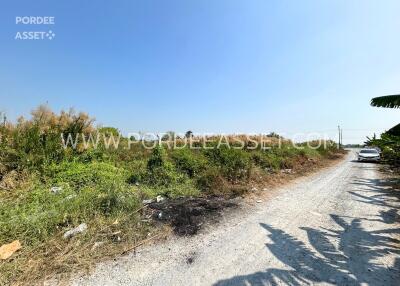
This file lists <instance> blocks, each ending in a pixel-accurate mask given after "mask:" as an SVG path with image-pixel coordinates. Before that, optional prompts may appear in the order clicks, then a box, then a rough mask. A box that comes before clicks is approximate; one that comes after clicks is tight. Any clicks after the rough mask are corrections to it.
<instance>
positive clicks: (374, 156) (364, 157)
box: [358, 148, 381, 162]
mask: <svg viewBox="0 0 400 286" xmlns="http://www.w3.org/2000/svg"><path fill="white" fill-rule="evenodd" d="M380 160H381V155H380V154H379V151H378V150H376V149H375V148H365V149H361V150H360V152H358V161H371V162H379V161H380Z"/></svg>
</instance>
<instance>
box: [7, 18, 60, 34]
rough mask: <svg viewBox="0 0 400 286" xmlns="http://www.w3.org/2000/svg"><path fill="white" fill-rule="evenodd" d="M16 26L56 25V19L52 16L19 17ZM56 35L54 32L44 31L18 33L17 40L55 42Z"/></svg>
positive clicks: (16, 19)
mask: <svg viewBox="0 0 400 286" xmlns="http://www.w3.org/2000/svg"><path fill="white" fill-rule="evenodd" d="M15 24H16V25H24V26H28V25H29V26H39V25H40V26H43V25H55V17H52V16H17V17H15ZM55 36H56V34H55V33H54V32H53V31H52V30H44V31H43V30H42V31H38V30H36V31H18V32H17V33H16V34H15V37H14V38H15V40H53V39H54V37H55Z"/></svg>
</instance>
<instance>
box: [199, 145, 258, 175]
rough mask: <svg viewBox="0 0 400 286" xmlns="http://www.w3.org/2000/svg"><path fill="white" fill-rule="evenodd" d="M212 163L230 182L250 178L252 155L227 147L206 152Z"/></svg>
mask: <svg viewBox="0 0 400 286" xmlns="http://www.w3.org/2000/svg"><path fill="white" fill-rule="evenodd" d="M205 154H206V156H207V157H208V158H209V160H210V161H211V163H214V164H216V165H217V166H218V167H219V168H220V169H221V171H222V173H223V175H224V177H226V178H227V179H228V180H230V181H237V180H240V179H243V178H248V176H249V173H250V169H251V160H250V155H249V154H248V153H247V152H245V151H243V150H239V149H230V148H228V147H226V146H221V148H219V149H217V148H213V149H208V150H205Z"/></svg>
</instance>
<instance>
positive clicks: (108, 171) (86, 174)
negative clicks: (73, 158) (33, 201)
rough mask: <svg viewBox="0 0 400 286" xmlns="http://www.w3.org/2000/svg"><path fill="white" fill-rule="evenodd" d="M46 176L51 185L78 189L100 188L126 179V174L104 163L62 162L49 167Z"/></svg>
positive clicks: (122, 170)
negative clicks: (86, 187)
mask: <svg viewBox="0 0 400 286" xmlns="http://www.w3.org/2000/svg"><path fill="white" fill-rule="evenodd" d="M46 175H47V177H48V180H49V182H50V183H51V184H59V183H66V184H68V185H69V186H71V187H73V188H75V189H80V188H83V187H85V186H101V185H104V184H109V183H114V182H115V183H122V182H125V181H126V180H127V178H128V172H127V171H126V170H124V169H121V168H117V167H115V166H114V165H113V164H111V163H105V162H91V163H82V162H66V161H64V162H62V163H61V164H58V165H56V164H53V165H50V166H49V167H48V168H47V169H46Z"/></svg>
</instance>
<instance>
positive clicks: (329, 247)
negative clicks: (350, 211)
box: [214, 215, 400, 286]
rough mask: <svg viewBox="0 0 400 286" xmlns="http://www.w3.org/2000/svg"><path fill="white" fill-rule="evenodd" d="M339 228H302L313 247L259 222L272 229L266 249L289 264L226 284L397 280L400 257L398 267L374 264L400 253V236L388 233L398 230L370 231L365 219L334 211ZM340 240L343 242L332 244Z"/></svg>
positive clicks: (389, 282)
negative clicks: (346, 217)
mask: <svg viewBox="0 0 400 286" xmlns="http://www.w3.org/2000/svg"><path fill="white" fill-rule="evenodd" d="M331 218H332V219H333V221H334V222H335V223H336V225H337V226H338V229H313V228H302V229H303V230H304V231H306V233H307V236H308V240H309V243H310V244H311V247H308V246H307V245H306V244H305V243H303V242H302V241H300V240H298V239H297V238H295V237H293V236H291V235H289V234H287V233H285V232H284V231H283V230H280V229H277V228H274V227H272V226H270V225H268V224H260V225H261V226H262V227H263V228H264V229H265V230H267V231H268V232H269V234H268V237H269V239H270V240H271V243H268V244H266V247H267V249H268V250H269V251H270V252H271V253H272V254H273V255H274V256H275V257H276V258H277V259H278V260H279V261H280V262H282V263H283V264H285V266H286V267H285V268H290V269H289V270H287V269H277V268H269V269H266V270H265V271H260V272H256V273H252V274H249V275H243V276H235V277H233V278H230V279H227V280H221V281H218V282H217V283H216V284H214V285H217V286H225V285H282V283H283V284H284V285H302V284H310V283H323V282H324V283H331V284H337V285H362V284H363V283H366V284H368V285H398V281H400V275H399V270H400V259H399V258H397V259H396V263H395V267H394V268H387V267H385V266H384V265H380V264H377V263H375V260H376V259H377V258H379V257H382V256H385V255H387V254H388V253H390V252H391V253H394V254H396V255H399V254H400V250H399V249H398V248H397V247H396V245H395V244H398V243H399V242H400V241H398V240H396V239H393V238H390V237H389V236H387V234H393V233H399V230H398V229H395V228H393V229H385V230H382V231H366V230H365V229H363V228H362V227H361V220H360V219H352V220H351V221H350V222H346V221H345V220H344V219H343V218H342V217H340V216H337V215H331ZM332 241H337V242H338V243H335V244H334V243H333V242H332Z"/></svg>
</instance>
